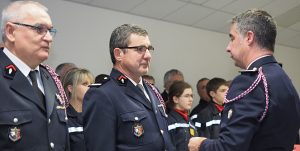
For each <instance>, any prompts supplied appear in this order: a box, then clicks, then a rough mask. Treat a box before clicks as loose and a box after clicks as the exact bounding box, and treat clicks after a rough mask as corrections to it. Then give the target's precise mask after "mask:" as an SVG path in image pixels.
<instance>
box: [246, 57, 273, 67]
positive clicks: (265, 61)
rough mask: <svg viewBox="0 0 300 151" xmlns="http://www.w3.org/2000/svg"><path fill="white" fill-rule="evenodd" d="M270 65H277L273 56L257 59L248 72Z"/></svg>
mask: <svg viewBox="0 0 300 151" xmlns="http://www.w3.org/2000/svg"><path fill="white" fill-rule="evenodd" d="M268 63H277V61H276V59H275V58H274V56H273V55H265V56H262V57H259V58H257V59H255V60H254V61H253V62H252V63H251V64H250V65H249V66H248V68H247V70H252V69H254V68H257V69H258V68H259V67H261V66H263V65H265V64H268Z"/></svg>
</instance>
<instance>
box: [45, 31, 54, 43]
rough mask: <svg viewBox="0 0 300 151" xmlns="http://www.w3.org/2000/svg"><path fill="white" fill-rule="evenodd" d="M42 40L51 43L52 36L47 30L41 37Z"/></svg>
mask: <svg viewBox="0 0 300 151" xmlns="http://www.w3.org/2000/svg"><path fill="white" fill-rule="evenodd" d="M43 39H44V40H46V41H49V42H52V41H53V36H52V35H51V33H50V31H49V30H47V32H46V34H45V36H44V37H43Z"/></svg>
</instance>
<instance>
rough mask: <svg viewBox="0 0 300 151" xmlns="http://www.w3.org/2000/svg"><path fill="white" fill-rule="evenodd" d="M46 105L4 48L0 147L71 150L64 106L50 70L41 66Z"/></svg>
mask: <svg viewBox="0 0 300 151" xmlns="http://www.w3.org/2000/svg"><path fill="white" fill-rule="evenodd" d="M39 69H40V73H41V78H42V81H43V85H44V90H45V100H46V103H45V104H46V108H45V106H43V105H42V103H41V102H40V101H39V100H38V97H37V95H36V94H35V93H34V90H33V87H32V85H31V84H30V82H29V80H28V79H27V77H25V76H24V75H23V74H22V72H20V71H19V69H18V68H17V67H16V66H15V65H14V64H13V63H12V61H11V60H10V59H9V58H8V57H7V56H6V55H5V54H4V52H3V51H2V49H1V50H0V75H1V78H0V93H1V95H0V96H1V105H0V150H1V151H50V150H54V151H65V150H68V132H67V121H66V120H67V119H66V112H65V107H64V105H63V104H62V103H61V102H60V100H61V98H60V97H59V95H58V94H59V92H58V89H57V86H56V85H55V82H54V80H53V79H52V77H51V75H50V73H49V72H48V71H47V70H46V68H45V67H44V66H40V67H39Z"/></svg>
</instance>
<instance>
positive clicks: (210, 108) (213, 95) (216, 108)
mask: <svg viewBox="0 0 300 151" xmlns="http://www.w3.org/2000/svg"><path fill="white" fill-rule="evenodd" d="M206 91H207V93H208V96H209V97H210V100H211V101H209V102H208V105H207V107H206V108H204V109H203V110H201V111H200V112H199V113H197V114H196V118H192V121H193V122H195V125H196V127H197V130H198V134H199V136H202V137H207V138H211V139H215V138H218V136H219V131H220V123H221V112H222V110H223V103H224V98H225V94H226V92H227V91H228V82H227V81H226V80H225V79H222V78H217V77H216V78H213V79H211V80H209V81H208V83H207V85H206ZM194 117H195V116H194Z"/></svg>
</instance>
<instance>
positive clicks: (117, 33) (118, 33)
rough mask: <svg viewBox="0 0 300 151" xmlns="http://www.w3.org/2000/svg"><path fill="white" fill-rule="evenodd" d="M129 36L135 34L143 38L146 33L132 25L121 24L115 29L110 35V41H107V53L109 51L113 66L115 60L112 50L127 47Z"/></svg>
mask: <svg viewBox="0 0 300 151" xmlns="http://www.w3.org/2000/svg"><path fill="white" fill-rule="evenodd" d="M131 34H136V35H140V36H145V37H146V36H148V32H147V31H146V30H145V29H143V28H141V27H139V26H137V25H132V24H123V25H121V26H119V27H117V28H116V29H115V30H114V31H113V32H112V33H111V36H110V40H109V51H110V57H111V61H112V63H113V64H115V63H116V58H115V56H114V49H115V48H121V47H127V46H128V43H129V38H130V36H131Z"/></svg>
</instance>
